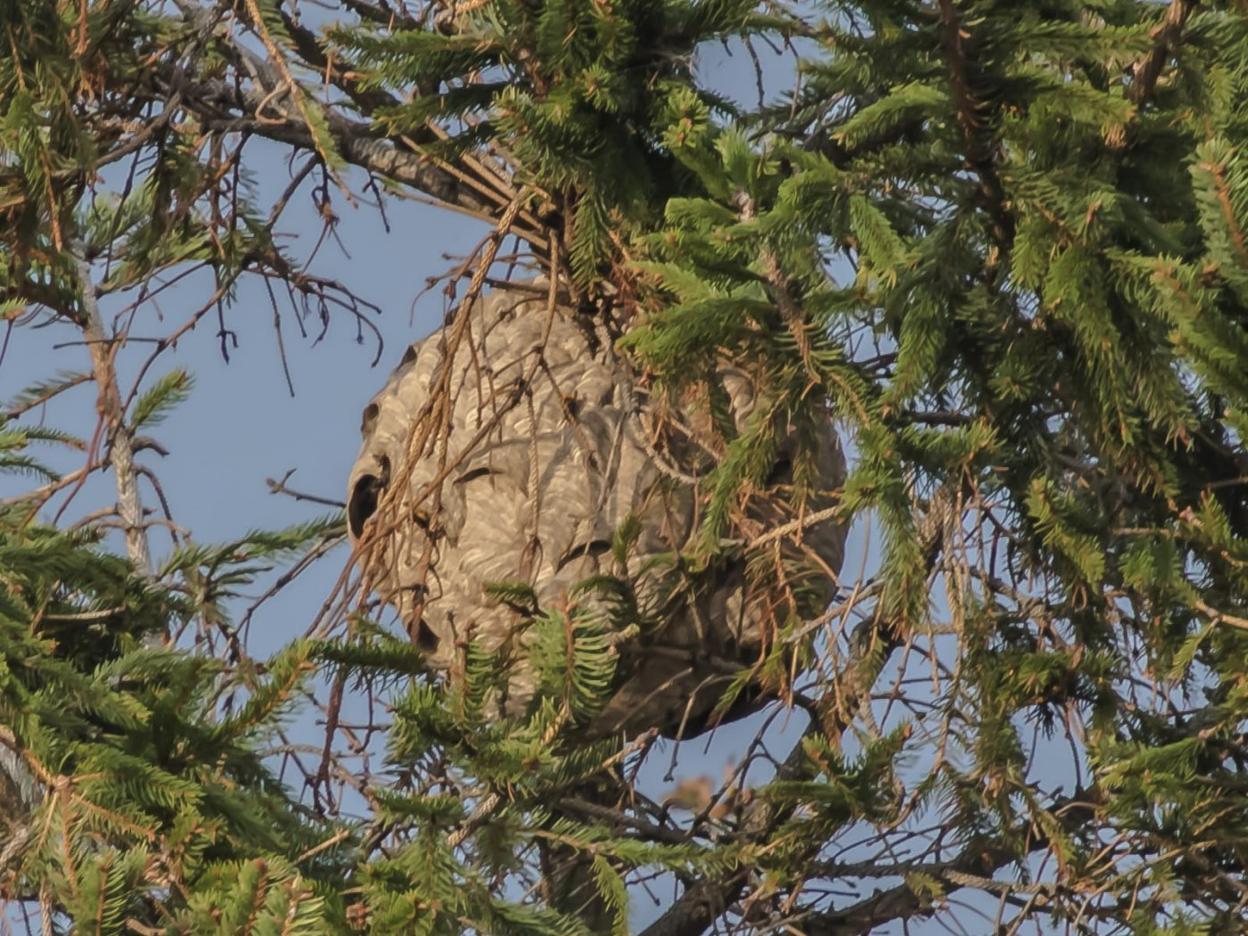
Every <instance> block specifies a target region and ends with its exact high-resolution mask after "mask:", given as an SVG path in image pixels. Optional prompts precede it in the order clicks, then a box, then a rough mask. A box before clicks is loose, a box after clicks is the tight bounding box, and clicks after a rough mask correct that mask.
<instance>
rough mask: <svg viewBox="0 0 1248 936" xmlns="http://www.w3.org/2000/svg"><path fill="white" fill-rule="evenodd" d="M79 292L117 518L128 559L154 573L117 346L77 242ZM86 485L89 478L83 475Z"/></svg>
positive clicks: (146, 572)
mask: <svg viewBox="0 0 1248 936" xmlns="http://www.w3.org/2000/svg"><path fill="white" fill-rule="evenodd" d="M70 252H71V256H72V258H73V263H74V272H75V275H76V277H77V280H78V289H79V291H80V294H81V296H82V320H81V322H80V327H81V328H82V334H83V337H84V338H85V339H86V344H87V348H88V349H89V350H90V352H91V367H92V372H93V374H94V378H95V382H96V384H97V386H98V387H99V401H98V404H97V405H98V407H99V412H100V423H101V425H102V426H103V427H104V428H105V429H106V432H107V435H106V438H105V446H106V447H107V451H108V459H109V462H110V464H111V465H112V468H113V479H114V482H115V483H116V486H117V513H118V515H119V516H120V517H121V523H122V528H123V529H124V530H125V536H126V554H127V555H128V556H129V557H130V562H131V563H132V564H133V565H134V567H135V569H136V570H137V571H138V572H139V574H140V575H149V574H150V573H151V571H152V558H151V552H150V550H149V547H148V542H147V529H146V527H145V526H144V524H143V504H142V501H141V499H140V496H139V478H138V472H137V471H136V470H135V464H134V437H133V433H132V431H131V429H130V427H129V426H127V425H126V418H125V410H124V407H123V405H122V401H121V391H120V389H119V387H118V385H117V371H116V367H115V361H116V355H117V350H118V348H119V347H120V344H119V341H118V340H113V339H110V338H109V337H108V335H107V334H106V333H105V331H104V322H103V319H102V318H101V317H100V307H99V297H98V294H97V292H96V288H95V281H94V280H93V279H92V277H91V265H90V264H89V263H88V262H87V259H86V247H85V246H84V245H83V244H82V243H80V242H78V243H74V244H72V245H70ZM83 477H84V479H85V477H86V475H83Z"/></svg>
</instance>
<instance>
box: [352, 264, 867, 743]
mask: <svg viewBox="0 0 1248 936" xmlns="http://www.w3.org/2000/svg"><path fill="white" fill-rule="evenodd" d="M544 291H545V287H544V286H542V287H541V289H534V288H533V287H532V286H530V287H528V288H524V287H519V288H516V289H511V290H495V291H493V292H491V293H489V294H488V295H486V296H484V297H483V298H481V299H479V300H478V301H476V302H475V303H474V304H473V305H472V307H471V309H470V312H469V315H470V319H469V321H468V330H467V332H465V333H464V340H463V341H462V342H460V344H459V347H458V349H457V351H456V353H455V355H454V357H453V358H452V360H451V361H450V365H449V366H450V374H449V376H450V383H449V388H450V392H451V400H452V403H451V412H450V419H449V421H448V422H447V424H446V431H445V432H444V433H443V436H444V438H442V439H434V440H433V441H432V442H431V443H430V444H429V445H427V446H426V449H427V451H426V452H425V453H424V454H422V455H420V456H419V457H417V458H416V459H414V460H409V459H408V457H407V453H408V451H409V448H410V447H411V440H412V437H413V430H414V427H415V425H416V422H417V419H418V417H420V414H421V413H422V409H423V408H425V406H426V404H427V402H428V400H429V397H430V392H431V386H432V385H433V381H434V378H435V372H436V370H437V368H438V366H439V363H440V361H441V360H442V358H443V356H444V352H445V349H446V345H447V341H446V335H447V330H443V331H442V332H438V333H435V334H434V335H433V336H431V337H430V338H428V339H426V340H424V341H421V342H417V343H416V344H414V345H412V346H411V347H410V348H409V349H408V351H407V353H406V355H405V356H404V358H403V362H402V363H401V364H400V365H399V367H398V369H397V370H395V372H394V374H393V375H392V376H391V377H390V380H389V382H388V383H387V384H386V386H385V387H384V388H383V389H382V391H381V392H380V393H379V394H377V396H376V397H374V398H373V400H372V402H370V403H369V404H368V406H367V407H366V408H365V410H364V420H363V425H362V434H363V437H364V444H363V447H362V449H361V451H360V454H359V457H358V458H357V460H356V463H355V466H354V467H353V468H352V471H351V476H350V479H349V482H348V516H349V525H350V531H351V536H352V539H353V541H358V540H359V539H360V538H361V537H364V538H365V539H366V540H368V539H369V536H370V535H371V536H372V538H373V540H374V548H373V549H372V551H371V559H367V560H366V563H367V567H366V573H367V574H366V578H367V580H368V585H369V586H370V587H371V588H372V589H373V590H374V591H375V592H376V594H377V596H378V597H379V598H380V599H381V600H382V601H384V602H386V603H388V604H389V605H391V606H393V607H394V608H395V609H396V610H397V611H398V613H399V616H400V617H401V618H402V620H403V622H404V624H405V625H406V627H407V629H408V632H409V634H410V635H411V636H412V639H413V640H415V641H416V642H417V643H418V644H419V646H421V647H422V648H423V649H424V650H425V651H426V653H427V654H428V662H429V664H430V665H431V667H432V668H434V669H436V670H439V671H442V672H443V673H445V674H448V678H451V679H454V678H456V673H457V672H460V671H462V660H461V658H460V655H461V654H462V653H463V650H464V647H465V645H466V643H467V641H469V640H477V641H480V642H481V643H482V644H484V646H486V647H487V648H489V649H490V650H496V649H498V648H500V647H501V646H503V645H504V644H506V643H507V642H509V641H510V642H511V645H512V646H516V643H515V642H516V641H523V639H524V632H525V627H524V624H525V617H526V611H525V609H523V608H520V607H517V606H516V605H515V604H514V603H508V602H503V601H500V600H498V599H497V598H496V597H493V596H492V595H491V594H489V593H488V592H487V586H488V585H490V584H492V583H499V582H516V581H522V582H526V583H528V584H529V585H530V586H531V587H532V589H533V591H534V592H535V593H536V596H537V599H538V603H539V605H540V606H541V607H542V608H560V607H566V606H567V602H568V599H569V595H570V591H571V590H572V589H573V587H574V586H575V585H576V584H577V583H579V582H582V581H584V580H585V579H586V578H587V577H589V576H594V575H598V574H607V575H618V576H622V577H624V578H627V579H628V580H629V581H631V582H632V583H633V585H634V587H635V588H636V590H637V591H638V593H639V594H640V595H641V596H642V597H643V598H644V599H645V603H646V604H648V605H650V606H651V607H653V608H654V609H656V610H657V611H658V613H657V614H656V615H655V620H656V622H659V623H657V624H656V625H655V626H646V627H643V628H640V629H634V630H633V631H632V632H630V633H626V634H623V635H620V636H619V638H618V639H617V643H616V648H617V650H618V652H619V660H618V665H617V668H616V679H615V683H614V690H613V695H612V696H611V698H610V700H609V702H608V703H607V704H606V706H605V707H604V708H603V709H602V710H601V711H600V712H599V713H598V714H597V715H596V716H595V717H594V719H593V720H592V723H591V724H589V725H587V726H585V728H586V730H587V731H588V732H589V733H591V734H594V735H601V734H607V733H614V732H620V731H624V732H627V733H629V734H630V735H632V734H636V733H639V732H641V731H645V730H648V729H650V728H658V729H659V731H660V732H661V733H663V734H664V735H666V736H669V737H677V736H688V735H691V734H696V733H697V732H699V731H701V730H704V729H705V728H707V727H709V726H710V725H709V723H708V718H709V717H710V716H711V714H712V709H714V707H715V704H716V702H717V701H718V700H719V699H720V697H721V696H722V694H723V692H724V690H725V689H726V688H727V687H728V685H729V683H730V681H731V679H732V677H733V675H734V673H736V672H739V671H740V670H741V668H742V667H751V666H754V665H755V664H756V663H757V662H758V661H759V657H760V652H761V650H762V649H763V647H764V641H765V639H766V638H765V628H766V627H767V626H769V623H768V621H766V620H764V616H765V615H766V614H767V610H766V609H767V607H768V599H767V598H766V597H765V596H763V595H760V594H757V593H756V590H755V589H754V588H753V587H752V586H751V585H750V584H749V583H750V581H752V579H753V577H752V576H749V575H747V572H746V562H745V559H744V558H737V559H735V560H728V561H726V562H721V563H719V564H717V565H714V566H713V567H712V568H711V570H710V571H709V572H708V573H706V574H704V575H703V576H702V577H701V579H699V580H698V584H696V585H695V586H694V587H689V579H688V578H687V577H686V578H682V577H680V576H678V575H677V576H673V574H672V569H673V563H672V559H673V558H674V557H675V556H676V555H678V554H679V553H680V552H681V551H682V550H683V549H684V548H685V547H686V546H687V545H689V544H690V540H691V538H692V537H693V536H694V535H695V533H696V526H697V519H698V514H697V511H698V506H699V498H698V492H697V490H696V485H695V483H694V482H695V481H696V479H695V477H694V474H695V473H697V472H699V471H705V470H706V469H707V468H709V467H710V466H712V465H713V458H712V457H711V456H710V455H709V454H708V453H709V452H710V451H711V450H713V445H707V444H705V443H699V442H698V437H699V435H702V434H703V433H702V432H701V430H700V429H699V428H698V423H699V416H698V412H699V411H698V410H697V409H695V407H692V406H690V407H688V412H682V411H681V409H680V408H679V407H672V406H668V407H665V408H664V407H660V406H659V405H658V404H657V403H655V402H653V401H652V400H651V398H650V397H649V396H648V395H647V394H646V393H645V392H644V391H643V390H642V389H641V388H639V387H635V386H634V385H633V381H632V378H631V376H630V375H629V372H628V369H627V368H626V367H625V366H624V364H623V361H622V360H621V359H620V356H619V354H618V352H617V351H616V350H615V349H614V348H613V346H612V343H611V341H610V340H609V338H608V337H607V336H606V334H605V332H604V331H603V330H602V329H601V328H598V329H595V326H594V320H593V318H592V317H590V316H586V315H578V314H577V313H576V312H575V311H573V310H572V309H569V308H567V307H564V306H562V305H556V306H550V305H548V302H547V300H546V298H545V297H544V296H543V295H541V293H542V292H544ZM717 372H718V374H719V375H720V377H721V379H722V381H723V384H724V387H725V389H726V390H727V393H728V397H729V399H730V403H731V411H732V412H731V417H732V419H733V420H735V422H736V424H737V426H738V427H742V426H744V425H745V422H746V420H747V419H748V418H749V416H750V413H751V411H752V410H753V408H754V407H755V404H756V399H757V396H758V394H757V393H756V387H755V386H754V384H753V382H752V381H751V380H750V379H749V377H747V375H745V374H744V373H742V372H741V371H739V370H737V369H735V368H733V367H731V366H720V367H719V368H718V371H717ZM526 378H529V379H527V381H526ZM702 410H703V411H704V410H705V406H703V407H702ZM702 419H703V420H704V419H705V417H702ZM660 424H662V425H663V427H664V430H663V431H662V432H656V426H658V425H660ZM673 425H674V426H678V427H680V429H679V431H677V432H674V433H673V432H670V431H668V427H670V426H673ZM656 437H657V439H658V441H657V442H656ZM793 439H794V437H793V434H792V433H790V435H789V436H788V437H787V438H786V441H785V442H784V443H783V444H782V445H781V447H780V451H779V453H778V455H777V458H776V465H775V470H774V471H773V472H772V475H771V477H770V478H769V479H768V482H769V487H770V488H771V489H772V490H770V491H769V490H764V491H761V492H760V496H759V497H758V498H757V499H752V500H751V506H750V507H748V509H747V511H746V515H747V517H748V518H749V519H750V520H751V521H752V524H751V525H753V526H754V527H755V528H756V529H763V530H765V529H769V528H770V529H774V528H775V526H777V525H779V524H781V523H785V522H786V521H791V520H793V519H794V517H795V512H794V511H793V510H792V508H791V506H790V505H789V504H788V503H787V501H785V500H784V497H783V495H782V494H780V495H777V494H776V493H775V492H776V491H781V492H782V491H784V490H786V489H787V485H788V484H789V483H790V482H791V480H792V469H791V466H790V464H789V457H790V449H791V447H792V444H793ZM806 442H807V444H808V445H810V444H811V443H810V440H809V439H807V440H806ZM443 444H444V445H445V450H444V457H438V452H439V449H438V446H439V445H443ZM811 448H812V449H813V452H814V461H815V465H816V467H817V472H818V475H819V484H818V485H817V488H818V493H817V494H816V495H815V496H814V497H811V498H809V499H808V501H807V504H806V511H807V512H808V513H813V512H815V511H818V510H821V509H823V508H826V507H828V506H829V505H830V504H834V503H835V497H836V493H837V492H839V489H840V487H841V485H842V483H843V481H844V474H845V462H844V458H843V455H842V452H841V447H840V444H839V441H838V439H837V435H836V432H835V430H834V428H833V426H832V424H831V420H830V419H829V420H827V422H826V424H825V426H824V427H822V428H821V429H820V430H819V431H818V432H817V433H816V438H815V439H814V441H813V445H811ZM442 465H454V466H455V467H454V468H453V470H451V471H449V472H445V477H444V478H442V479H439V478H438V475H439V474H440V473H443V472H440V470H439V468H440V466H442ZM395 485H401V490H400V491H392V490H390V489H391V488H392V487H393V486H395ZM438 486H440V497H434V496H433V494H432V488H434V487H438ZM439 501H440V502H439ZM379 505H381V506H382V507H383V509H382V510H380V511H379V510H378V507H379ZM386 505H390V506H391V510H390V511H387V510H385V509H384V508H385V507H386ZM374 514H376V516H375V517H374ZM633 517H635V518H636V519H637V520H638V521H640V531H641V532H640V534H639V538H638V539H637V541H636V543H635V545H634V546H633V548H632V550H631V552H630V553H629V558H628V560H627V564H626V568H625V569H621V568H618V567H617V566H616V564H615V560H614V559H613V557H612V550H611V543H612V540H613V537H614V535H615V534H616V531H617V530H619V529H620V528H621V526H622V525H623V524H625V522H626V521H627V520H629V518H633ZM844 541H845V529H844V527H843V526H842V525H840V524H838V523H836V522H834V521H828V522H823V523H820V524H817V525H814V526H812V527H810V528H809V529H805V530H804V531H802V533H801V538H800V542H799V541H798V540H797V538H796V537H784V538H783V546H780V545H776V546H773V547H772V548H773V549H776V550H778V551H780V552H781V553H782V556H783V558H784V560H785V561H786V562H787V563H789V564H792V563H793V562H797V563H798V564H800V565H802V566H803V567H805V568H806V569H807V570H809V571H808V573H807V574H805V575H803V576H802V579H803V585H802V588H801V589H800V591H801V594H802V596H803V597H802V603H803V605H804V613H806V614H818V613H820V611H822V610H823V608H824V607H826V606H827V605H828V603H829V602H830V601H831V600H832V597H833V595H834V592H835V587H836V583H835V578H834V576H835V573H836V572H838V571H839V570H840V566H841V560H842V556H843V550H844ZM779 542H780V541H779V540H777V544H779ZM365 545H366V546H367V545H368V543H367V542H366V543H365ZM656 559H657V560H659V561H657V562H656V561H655V560H656ZM673 582H682V583H683V585H682V586H679V587H678V586H675V585H673ZM581 600H587V599H586V598H584V597H582V598H581ZM522 656H523V655H521V657H522ZM533 683H534V678H533V672H532V670H531V668H529V667H528V666H527V664H526V663H525V662H523V659H521V661H520V662H519V663H518V664H517V666H516V668H515V669H514V671H513V674H512V676H511V678H510V682H509V684H508V686H507V690H506V692H505V693H504V694H503V695H504V697H503V698H500V699H499V700H498V702H497V704H498V705H499V706H501V707H502V708H504V709H505V710H506V711H508V712H519V711H522V710H523V708H524V706H525V705H526V703H527V702H528V701H529V700H530V699H531V697H532V695H533V690H534V686H533ZM759 701H760V698H759V697H758V695H757V693H745V694H744V695H742V696H741V697H740V698H739V699H738V700H737V702H736V704H735V705H734V706H733V707H731V708H729V709H728V711H727V712H726V713H725V714H724V715H723V717H724V718H726V719H731V718H734V717H738V716H740V715H742V714H746V713H748V712H749V711H751V710H752V709H753V708H754V707H756V706H757V704H758V702H759Z"/></svg>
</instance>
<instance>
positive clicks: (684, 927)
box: [641, 482, 964, 936]
mask: <svg viewBox="0 0 1248 936" xmlns="http://www.w3.org/2000/svg"><path fill="white" fill-rule="evenodd" d="M963 484H964V482H949V483H948V484H946V485H945V486H944V487H942V488H940V489H939V490H938V491H937V492H936V493H935V494H934V495H933V496H932V499H931V503H930V504H929V507H928V510H927V512H926V514H925V515H924V516H923V518H922V521H921V522H920V523H919V524H918V536H919V540H920V542H921V544H922V547H923V555H924V559H925V562H926V566H927V568H928V570H929V571H930V570H931V569H932V568H934V566H935V564H936V560H937V559H938V558H939V555H940V551H941V546H942V544H943V542H944V534H945V531H946V529H947V528H948V527H949V526H950V524H951V523H956V520H957V518H956V517H954V516H953V514H954V512H955V510H954V507H955V505H956V504H957V503H958V497H957V495H958V493H959V492H960V490H961V489H962V487H963ZM904 642H905V639H904V637H903V635H902V634H901V633H900V632H899V631H898V629H897V628H896V627H894V626H892V622H891V621H889V620H886V619H884V618H883V617H882V616H880V615H878V614H877V615H876V616H875V617H874V618H873V619H871V620H868V621H864V622H863V624H862V625H860V626H859V628H858V629H857V631H856V632H855V633H854V635H853V638H852V640H851V643H852V647H853V649H852V651H851V656H850V659H849V661H848V662H847V663H846V665H845V667H844V668H843V669H842V670H841V676H840V678H839V680H838V686H837V688H836V690H835V691H832V692H828V693H826V695H825V701H824V703H823V704H821V705H820V712H819V713H818V717H817V718H812V719H811V722H810V724H809V725H808V726H807V728H806V732H805V733H804V735H803V737H805V736H806V735H821V736H823V737H827V738H839V737H841V735H843V734H844V733H845V731H846V730H848V728H849V727H850V725H851V724H852V723H853V720H854V718H855V717H856V716H857V714H858V712H859V711H860V710H861V709H862V707H863V706H864V705H866V704H867V703H868V702H869V701H870V698H871V688H872V686H874V685H875V682H876V680H878V679H879V677H880V674H881V673H882V672H884V669H885V667H886V666H887V665H888V662H889V660H890V659H892V656H893V653H894V652H895V651H896V650H898V649H899V648H900V647H901V646H902V645H903V643H904ZM810 770H811V764H810V761H809V759H808V758H807V756H806V751H805V748H804V746H803V745H802V743H801V741H799V742H798V743H797V745H795V746H794V748H793V750H792V751H790V752H789V756H788V757H787V758H786V759H785V761H784V763H783V764H781V765H780V768H779V770H777V771H776V779H778V780H795V779H802V778H803V777H807V776H809V774H810ZM792 809H793V807H786V808H783V809H781V808H777V807H776V806H775V805H774V804H772V803H771V802H769V801H768V800H767V799H766V798H765V797H759V798H757V799H755V800H754V801H753V802H751V803H750V804H749V806H747V807H746V809H745V810H744V812H743V814H742V823H741V830H742V832H741V835H742V838H743V839H744V840H754V841H758V842H762V841H765V840H766V839H767V838H768V837H769V836H770V835H771V833H772V831H773V830H774V829H775V828H776V826H777V824H778V823H780V822H783V821H784V819H785V818H786V817H787V815H789V814H790V813H791V811H792ZM823 845H824V843H823V842H813V843H812V848H814V849H816V850H817V849H819V848H822V847H823ZM812 857H813V855H812ZM750 870H751V869H749V868H742V869H738V870H736V871H733V872H732V873H730V874H729V875H728V876H727V877H724V878H721V879H719V880H714V879H710V878H704V879H702V880H700V881H697V882H696V883H694V884H692V885H691V886H690V887H689V888H687V889H686V890H685V892H684V893H683V894H681V896H680V897H679V898H678V899H677V900H676V902H675V903H674V904H672V906H671V907H670V908H668V910H667V911H666V912H665V913H664V914H663V915H662V916H661V917H659V919H657V920H655V921H654V923H652V924H650V926H648V927H646V929H645V930H643V931H642V933H641V936H699V934H701V933H702V932H704V931H705V930H706V928H707V927H708V926H710V925H711V924H712V923H713V922H714V921H715V920H716V919H717V918H718V917H719V916H720V915H721V914H722V913H723V912H724V910H725V909H726V908H727V907H728V905H729V904H732V903H734V902H735V901H737V900H739V899H740V898H741V895H742V894H743V892H744V891H745V888H746V885H747V884H748V882H749V875H750Z"/></svg>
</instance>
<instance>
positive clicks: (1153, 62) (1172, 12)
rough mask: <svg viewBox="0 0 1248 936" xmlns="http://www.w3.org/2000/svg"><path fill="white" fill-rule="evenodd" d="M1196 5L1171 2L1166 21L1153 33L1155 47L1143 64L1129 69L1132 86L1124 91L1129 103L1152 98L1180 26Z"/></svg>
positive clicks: (1189, 1)
mask: <svg viewBox="0 0 1248 936" xmlns="http://www.w3.org/2000/svg"><path fill="white" fill-rule="evenodd" d="M1195 6H1196V3H1195V2H1192V0H1170V6H1169V7H1168V8H1167V10H1166V18H1165V19H1164V20H1162V23H1161V25H1160V26H1158V27H1157V28H1156V29H1154V30H1153V33H1152V35H1153V39H1154V40H1155V42H1156V45H1154V46H1153V50H1152V51H1151V52H1149V53H1148V55H1147V56H1146V57H1145V58H1144V59H1143V60H1142V61H1140V62H1138V63H1137V64H1136V65H1135V67H1133V68H1132V69H1131V87H1130V88H1129V89H1128V91H1127V97H1128V98H1130V100H1131V101H1132V103H1134V104H1142V103H1143V102H1144V101H1146V100H1148V99H1149V98H1150V97H1152V95H1153V91H1154V90H1156V88H1157V80H1158V79H1159V78H1160V77H1161V70H1162V69H1163V68H1164V67H1165V64H1166V59H1168V58H1169V57H1170V53H1171V52H1172V51H1173V50H1174V47H1175V46H1176V45H1178V42H1179V37H1180V36H1181V35H1182V33H1183V26H1184V25H1185V24H1186V23H1187V18H1188V16H1190V15H1191V12H1192V9H1193V8H1194V7H1195Z"/></svg>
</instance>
